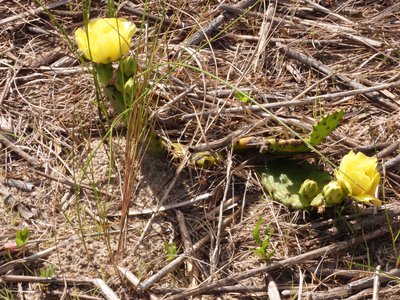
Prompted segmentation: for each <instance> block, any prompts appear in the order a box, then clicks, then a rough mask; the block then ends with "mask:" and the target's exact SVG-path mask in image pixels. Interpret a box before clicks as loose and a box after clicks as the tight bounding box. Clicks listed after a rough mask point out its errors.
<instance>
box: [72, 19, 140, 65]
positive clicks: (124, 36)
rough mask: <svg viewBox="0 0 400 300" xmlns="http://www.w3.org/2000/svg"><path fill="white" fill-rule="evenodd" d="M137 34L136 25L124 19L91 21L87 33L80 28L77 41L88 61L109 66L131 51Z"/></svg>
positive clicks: (76, 35)
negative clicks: (131, 45) (132, 41)
mask: <svg viewBox="0 0 400 300" xmlns="http://www.w3.org/2000/svg"><path fill="white" fill-rule="evenodd" d="M135 32H136V26H135V24H133V23H132V22H129V21H127V20H125V19H123V18H102V19H95V20H92V21H90V22H89V24H88V26H87V32H86V31H85V30H83V29H82V28H78V29H77V30H76V31H75V39H76V42H77V43H78V47H79V49H80V50H81V51H82V52H83V54H84V55H85V57H86V58H87V59H90V60H91V61H93V62H95V63H98V64H108V63H111V62H113V61H116V60H118V59H120V58H121V57H122V56H123V55H125V54H126V53H127V52H128V51H129V47H130V43H131V40H132V37H133V35H134V34H135Z"/></svg>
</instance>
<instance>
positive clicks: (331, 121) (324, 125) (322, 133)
mask: <svg viewBox="0 0 400 300" xmlns="http://www.w3.org/2000/svg"><path fill="white" fill-rule="evenodd" d="M343 116H344V111H343V110H338V111H336V112H334V113H331V114H329V115H327V116H325V117H322V118H321V120H319V122H318V123H317V124H315V125H314V126H313V129H312V131H311V133H310V137H309V139H308V142H309V143H310V144H311V145H312V146H316V145H318V144H320V143H321V142H322V141H323V139H324V138H326V137H327V136H328V135H329V134H330V133H331V132H332V131H333V130H335V128H336V127H337V126H338V125H339V123H340V121H342V119H343Z"/></svg>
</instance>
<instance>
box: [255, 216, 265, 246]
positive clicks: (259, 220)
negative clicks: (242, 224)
mask: <svg viewBox="0 0 400 300" xmlns="http://www.w3.org/2000/svg"><path fill="white" fill-rule="evenodd" d="M262 222H263V219H262V217H260V218H259V219H258V222H257V224H256V227H254V229H253V238H254V240H255V241H256V243H257V245H259V246H261V245H262V241H261V239H260V227H261V224H262Z"/></svg>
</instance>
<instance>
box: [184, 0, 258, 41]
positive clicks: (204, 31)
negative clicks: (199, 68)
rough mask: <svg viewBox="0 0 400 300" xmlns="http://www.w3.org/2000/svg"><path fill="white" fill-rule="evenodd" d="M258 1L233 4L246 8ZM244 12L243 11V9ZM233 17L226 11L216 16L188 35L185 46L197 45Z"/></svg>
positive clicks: (245, 0)
mask: <svg viewBox="0 0 400 300" xmlns="http://www.w3.org/2000/svg"><path fill="white" fill-rule="evenodd" d="M257 2H258V0H242V1H240V2H239V3H238V4H237V5H235V7H236V8H239V9H247V8H249V7H251V6H253V5H255V4H256V3H257ZM244 13H245V11H244ZM232 17H233V14H231V13H228V12H223V13H222V14H220V15H219V16H218V17H216V18H215V19H214V20H212V21H211V22H210V23H209V24H208V25H207V26H206V27H205V28H203V27H201V28H200V29H199V30H198V31H196V32H195V33H194V34H193V35H192V36H190V37H189V38H188V39H187V40H186V42H184V44H185V46H186V47H190V46H194V45H198V44H200V43H201V41H202V40H203V39H204V38H205V37H206V36H210V35H212V34H213V33H214V32H215V31H216V30H218V28H219V27H220V26H221V25H222V24H223V23H225V22H226V21H228V20H229V19H231V18H232Z"/></svg>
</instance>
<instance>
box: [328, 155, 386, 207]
mask: <svg viewBox="0 0 400 300" xmlns="http://www.w3.org/2000/svg"><path fill="white" fill-rule="evenodd" d="M377 164H378V160H377V158H376V157H368V156H366V155H364V154H363V153H361V152H358V153H357V154H355V153H354V152H353V151H350V152H349V153H348V154H347V155H345V156H344V157H343V159H342V161H341V163H340V166H339V170H336V173H335V175H336V180H337V181H338V182H339V184H340V185H341V187H342V188H343V189H344V191H345V192H346V194H347V195H348V196H350V197H352V198H354V199H355V200H356V201H358V202H362V203H365V204H371V203H373V204H375V205H381V204H382V202H381V201H380V200H379V199H377V198H376V197H375V192H376V190H377V188H378V185H379V181H380V178H381V177H380V174H379V172H378V170H377V168H376V167H377Z"/></svg>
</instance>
